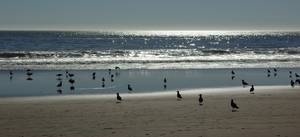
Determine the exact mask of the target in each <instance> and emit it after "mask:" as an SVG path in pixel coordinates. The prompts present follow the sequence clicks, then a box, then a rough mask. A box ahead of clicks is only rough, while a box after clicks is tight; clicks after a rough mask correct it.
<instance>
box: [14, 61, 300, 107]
mask: <svg viewBox="0 0 300 137" xmlns="http://www.w3.org/2000/svg"><path fill="white" fill-rule="evenodd" d="M272 72H273V75H274V76H275V77H276V76H277V72H278V70H277V69H276V68H274V69H273V70H272V71H271V69H267V77H270V76H271V73H272ZM108 73H109V75H110V81H111V82H114V77H115V75H119V73H120V67H115V75H114V74H112V69H108ZM235 74H236V73H235V72H234V71H233V70H232V71H231V75H232V76H231V79H232V80H233V79H235V78H236V75H235ZM26 75H27V79H26V80H29V81H31V80H33V78H32V75H33V72H32V70H30V69H27V70H26ZM293 75H294V76H295V80H293ZM9 76H10V79H12V77H13V71H9ZM62 76H63V74H61V73H59V74H56V77H57V80H58V84H57V85H56V87H57V88H58V89H57V93H59V94H62V89H61V87H62V86H63V79H62ZM65 76H66V78H68V82H69V83H70V84H71V86H70V90H75V86H74V83H75V80H74V78H73V77H74V76H75V75H74V74H73V73H70V72H69V71H68V70H66V71H65ZM289 78H290V79H291V80H290V85H291V87H293V88H294V87H295V84H299V85H300V75H299V74H297V73H293V72H292V71H289ZM92 79H93V80H95V79H96V72H93V73H92ZM101 81H102V87H105V78H104V77H103V78H102V79H101ZM241 82H242V86H243V87H244V88H245V87H246V86H250V84H249V83H248V82H246V81H245V80H243V79H242V80H241ZM163 87H164V89H166V88H167V78H166V77H165V78H164V79H163ZM127 89H128V92H129V93H131V92H132V91H133V88H132V86H131V85H130V84H128V85H127ZM249 92H250V94H254V85H253V84H251V88H250V90H249ZM176 93H177V100H179V101H180V100H182V99H183V97H182V95H181V94H180V92H179V90H177V91H176ZM116 95H117V103H121V101H123V99H122V97H121V96H120V93H118V92H117V93H116ZM198 101H199V105H203V102H204V99H203V97H202V94H199V98H198ZM230 105H231V108H232V112H235V111H237V109H239V107H238V105H237V104H236V103H235V102H234V100H233V99H231V101H230Z"/></svg>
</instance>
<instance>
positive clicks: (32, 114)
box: [0, 85, 300, 137]
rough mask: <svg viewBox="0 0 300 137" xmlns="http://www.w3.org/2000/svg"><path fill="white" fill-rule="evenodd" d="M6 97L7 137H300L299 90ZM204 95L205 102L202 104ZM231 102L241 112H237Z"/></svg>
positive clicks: (1, 109)
mask: <svg viewBox="0 0 300 137" xmlns="http://www.w3.org/2000/svg"><path fill="white" fill-rule="evenodd" d="M180 93H181V95H182V96H183V99H182V100H181V101H178V100H177V99H176V92H175V91H169V92H163V93H159V92H157V93H138V94H121V96H122V98H123V101H122V102H121V103H116V96H115V95H111V94H108V95H76V96H75V95H66V96H45V97H8V98H1V99H0V114H1V115H0V119H1V120H0V133H1V135H0V136H3V137H4V136H5V137H21V136H24V137H41V136H45V137H59V136H63V137H81V136H88V137H102V136H103V137H104V136H105V137H143V136H145V137H148V136H149V137H150V136H152V137H158V136H161V137H182V136H191V137H201V136H202V137H207V136H220V137H226V136H228V137H235V136H249V137H250V136H251V137H254V136H256V137H261V136H264V137H287V136H288V137H297V136H300V131H299V129H300V119H299V116H300V105H299V103H300V91H299V87H298V86H297V87H295V88H291V87H290V86H288V85H287V86H257V87H255V94H249V87H246V88H242V87H234V88H229V87H228V88H218V89H213V88H209V89H191V90H182V91H181V92H180ZM200 93H201V94H203V98H204V104H203V105H202V106H200V105H199V103H198V94H200ZM230 99H234V101H235V102H236V103H237V105H238V106H239V107H240V109H239V110H238V111H237V112H232V111H231V107H230Z"/></svg>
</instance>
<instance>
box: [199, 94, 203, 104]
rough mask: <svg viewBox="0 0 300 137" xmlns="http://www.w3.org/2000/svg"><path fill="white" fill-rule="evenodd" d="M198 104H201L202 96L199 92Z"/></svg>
mask: <svg viewBox="0 0 300 137" xmlns="http://www.w3.org/2000/svg"><path fill="white" fill-rule="evenodd" d="M198 100H199V105H203V98H202V94H199V99H198Z"/></svg>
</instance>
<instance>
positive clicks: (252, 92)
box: [250, 85, 254, 94]
mask: <svg viewBox="0 0 300 137" xmlns="http://www.w3.org/2000/svg"><path fill="white" fill-rule="evenodd" d="M250 93H251V94H254V85H251V88H250Z"/></svg>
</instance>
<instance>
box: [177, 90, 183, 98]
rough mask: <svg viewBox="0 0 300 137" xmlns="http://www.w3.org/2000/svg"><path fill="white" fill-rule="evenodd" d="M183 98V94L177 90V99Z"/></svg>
mask: <svg viewBox="0 0 300 137" xmlns="http://www.w3.org/2000/svg"><path fill="white" fill-rule="evenodd" d="M181 99H182V96H181V94H180V93H179V90H177V100H181Z"/></svg>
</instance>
